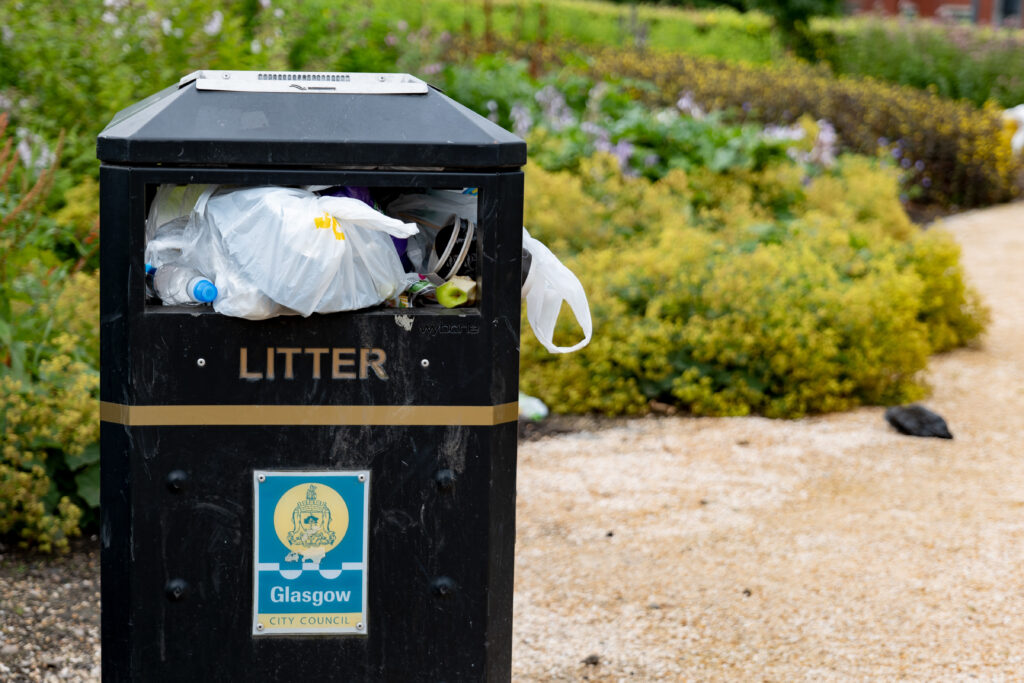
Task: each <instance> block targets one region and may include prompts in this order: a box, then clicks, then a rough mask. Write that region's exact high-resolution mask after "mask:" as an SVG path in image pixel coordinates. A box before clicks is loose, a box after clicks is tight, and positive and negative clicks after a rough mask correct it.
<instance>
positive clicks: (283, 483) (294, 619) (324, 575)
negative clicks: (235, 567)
mask: <svg viewBox="0 0 1024 683" xmlns="http://www.w3.org/2000/svg"><path fill="white" fill-rule="evenodd" d="M253 487H254V490H255V507H254V514H253V524H254V527H255V528H254V533H253V539H254V540H253V544H254V548H253V559H254V561H253V620H252V632H253V635H257V636H265V635H280V634H292V635H294V634H303V635H313V634H325V633H329V634H342V633H344V634H361V635H365V634H366V633H367V631H368V625H367V621H366V602H367V595H366V575H367V570H366V562H367V547H368V542H369V535H368V533H367V530H368V519H369V499H370V495H369V493H370V473H369V472H367V471H359V472H266V471H256V472H254V473H253Z"/></svg>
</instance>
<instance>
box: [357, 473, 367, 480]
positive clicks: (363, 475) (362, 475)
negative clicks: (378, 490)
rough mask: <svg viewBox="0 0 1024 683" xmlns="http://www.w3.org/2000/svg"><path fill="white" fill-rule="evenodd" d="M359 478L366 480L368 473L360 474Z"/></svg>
mask: <svg viewBox="0 0 1024 683" xmlns="http://www.w3.org/2000/svg"><path fill="white" fill-rule="evenodd" d="M358 479H359V481H366V475H365V474H360V475H359V477H358Z"/></svg>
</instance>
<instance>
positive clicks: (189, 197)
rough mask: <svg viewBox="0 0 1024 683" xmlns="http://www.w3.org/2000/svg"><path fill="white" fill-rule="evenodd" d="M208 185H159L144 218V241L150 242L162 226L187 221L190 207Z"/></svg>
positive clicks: (190, 211) (190, 210)
mask: <svg viewBox="0 0 1024 683" xmlns="http://www.w3.org/2000/svg"><path fill="white" fill-rule="evenodd" d="M209 187H210V186H209V185H161V186H160V187H158V188H156V195H155V196H154V197H153V203H152V204H151V205H150V207H149V215H148V216H147V217H146V240H147V241H148V240H152V239H153V238H154V237H155V236H156V233H157V230H159V229H160V228H161V227H162V226H164V225H166V224H167V223H170V222H171V221H173V220H174V219H176V218H180V217H184V218H185V219H188V217H189V214H191V213H192V207H194V206H195V205H196V201H197V200H198V199H199V197H201V196H202V194H203V193H204V192H206V190H207V189H209Z"/></svg>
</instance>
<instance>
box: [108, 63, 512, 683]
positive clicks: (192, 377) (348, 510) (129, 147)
mask: <svg viewBox="0 0 1024 683" xmlns="http://www.w3.org/2000/svg"><path fill="white" fill-rule="evenodd" d="M97 154H98V156H99V158H100V160H101V161H102V166H101V170H100V195H101V197H100V199H101V205H100V211H101V230H102V232H101V238H102V240H101V259H102V264H101V266H102V267H101V333H102V334H101V375H102V381H101V420H102V427H101V446H102V468H103V469H102V472H103V479H102V500H101V502H102V530H101V538H102V548H103V550H102V570H103V616H102V638H103V678H104V680H105V681H126V680H137V681H159V680H168V681H189V680H191V681H236V680H254V681H274V680H282V681H285V680H287V681H292V680H330V681H361V680H389V681H420V680H423V681H444V680H446V681H469V680H502V679H507V678H509V676H510V668H511V636H512V576H513V547H514V537H515V507H514V506H515V472H516V418H517V407H516V401H517V395H518V369H519V315H520V281H521V280H520V276H521V273H520V268H521V253H522V252H521V241H522V240H521V231H522V227H521V226H522V205H523V175H522V172H521V167H522V165H523V164H524V163H525V162H526V145H525V143H523V141H522V140H520V139H518V138H517V137H515V136H513V135H512V134H510V133H508V132H506V131H505V130H503V129H501V128H500V127H498V126H497V125H495V124H493V123H491V122H490V121H488V120H487V119H485V118H482V117H480V116H478V115H476V114H474V113H473V112H471V111H469V110H468V109H466V108H465V107H463V106H461V105H459V104H458V103H456V102H454V101H453V100H451V99H450V98H448V97H446V96H445V95H444V94H442V93H440V92H439V91H437V90H435V89H433V88H430V87H428V86H426V85H425V84H424V83H422V82H421V81H419V80H417V79H415V78H412V77H409V76H405V75H399V74H338V73H257V72H214V71H204V72H197V73H196V74H193V75H191V76H188V77H186V78H184V79H182V81H181V82H180V83H178V84H177V85H174V86H173V87H170V88H167V89H165V90H163V91H161V92H159V93H157V94H156V95H153V96H152V97H150V98H148V99H146V100H143V101H141V102H139V103H137V104H135V105H134V106H132V107H130V108H128V109H126V110H124V111H123V112H121V113H119V114H118V115H117V116H116V117H115V118H114V119H113V121H112V122H111V123H110V125H109V126H107V128H106V129H105V130H104V131H103V132H102V133H101V134H100V136H99V138H98V144H97ZM169 184H177V185H189V184H220V185H232V186H243V187H244V186H262V185H278V186H282V185H283V186H308V185H328V186H334V185H343V186H360V187H367V188H370V189H371V190H373V191H375V192H378V191H379V192H392V193H394V192H402V191H409V192H416V191H420V190H423V189H427V188H429V189H463V188H477V192H478V194H477V213H478V229H477V233H476V234H477V239H476V240H475V244H474V245H473V249H474V250H475V252H474V255H475V257H476V263H477V264H478V265H477V268H476V270H477V272H476V278H477V283H478V289H479V291H480V298H479V302H478V303H477V304H475V305H474V306H473V307H470V308H458V309H441V310H439V309H422V308H419V309H394V308H385V307H380V308H375V309H367V310H361V311H355V312H343V313H333V314H328V315H318V314H314V315H312V316H309V317H306V318H303V317H300V316H280V317H275V318H271V319H267V320H263V321H250V320H244V319H240V318H233V317H228V316H223V315H219V314H217V313H215V312H214V311H213V310H212V309H211V308H209V307H199V308H188V307H174V306H161V305H159V304H158V303H154V302H153V301H152V299H147V295H146V272H145V271H146V269H145V264H144V258H143V254H144V248H145V223H146V218H147V212H148V210H149V206H150V204H151V202H152V201H153V197H154V196H155V194H156V190H157V188H158V187H159V186H161V185H169Z"/></svg>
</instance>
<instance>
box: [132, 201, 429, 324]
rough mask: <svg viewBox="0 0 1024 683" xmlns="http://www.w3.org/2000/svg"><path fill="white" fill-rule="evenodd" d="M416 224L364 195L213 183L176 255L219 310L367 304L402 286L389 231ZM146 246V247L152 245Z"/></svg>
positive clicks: (250, 313)
mask: <svg viewBox="0 0 1024 683" xmlns="http://www.w3.org/2000/svg"><path fill="white" fill-rule="evenodd" d="M416 232H417V228H416V226H415V225H413V224H408V223H402V222H401V221H399V220H396V219H393V218H388V217H387V216H385V215H384V214H382V213H379V212H378V211H375V210H373V209H372V208H370V207H369V206H367V205H366V204H364V203H363V202H361V201H359V200H358V199H352V198H349V197H321V196H319V195H316V194H313V193H312V192H308V191H306V190H301V189H297V188H287V187H274V186H264V187H249V188H239V189H225V188H217V187H211V188H209V189H207V190H206V191H205V192H204V193H203V194H202V196H200V197H199V199H198V201H197V202H196V204H195V207H194V208H193V210H192V213H191V215H190V216H189V220H188V224H187V225H186V226H185V228H184V231H183V234H182V235H181V236H180V239H175V240H174V246H176V247H179V248H180V262H181V263H183V264H184V265H188V266H190V267H192V268H194V269H195V270H197V271H199V272H200V273H202V274H203V275H204V276H206V277H208V278H210V279H211V280H212V281H213V283H214V285H216V287H217V292H218V295H217V299H216V300H215V301H214V302H213V308H214V310H215V311H217V312H218V313H222V314H224V315H230V316H235V317H240V318H248V319H250V320H262V319H265V318H269V317H273V316H276V315H281V314H287V313H292V312H294V313H298V314H299V315H303V316H308V315H310V314H312V313H333V312H337V311H350V310H357V309H360V308H367V307H370V306H375V305H377V304H380V303H382V302H384V301H386V300H387V299H390V298H391V297H393V296H395V295H397V294H398V293H399V292H400V291H401V289H402V287H403V286H404V281H405V270H404V269H403V268H402V264H401V262H400V260H399V258H398V254H397V253H396V252H395V248H394V245H393V243H392V241H391V238H390V237H389V235H394V236H396V237H410V236H412V235H414V234H416ZM148 253H149V252H148V251H147V254H148Z"/></svg>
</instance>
